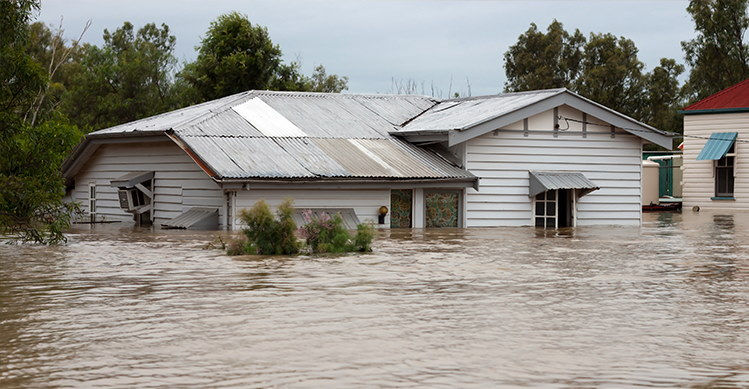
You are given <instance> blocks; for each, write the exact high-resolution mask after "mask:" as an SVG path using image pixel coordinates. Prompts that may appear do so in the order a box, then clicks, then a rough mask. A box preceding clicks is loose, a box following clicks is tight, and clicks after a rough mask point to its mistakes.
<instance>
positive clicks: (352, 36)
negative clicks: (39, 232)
mask: <svg viewBox="0 0 749 389" xmlns="http://www.w3.org/2000/svg"><path fill="white" fill-rule="evenodd" d="M686 5H687V1H678V0H671V1H552V0H546V1H490V0H484V1H479V0H474V1H467V0H464V1H447V0H439V1H437V0H435V1H428V0H421V1H416V0H411V1H395V0H379V1H373V0H338V1H332V0H331V1H310V0H308V1H301V0H296V1H291V0H289V1H284V0H257V1H223V0H222V1H192V0H188V1H185V0H183V1H160V0H149V1H144V0H128V1H107V2H102V1H94V0H47V1H43V2H42V11H41V13H40V15H39V20H42V21H44V22H47V23H52V24H55V25H56V24H57V23H58V22H59V18H60V16H63V17H64V23H63V24H64V26H65V28H66V30H67V31H68V35H69V36H73V35H75V34H77V33H78V32H79V31H80V29H81V28H82V26H83V24H84V23H85V21H86V20H87V19H91V20H92V22H93V25H92V27H91V30H89V32H88V33H87V35H86V36H85V38H84V40H86V41H89V42H92V43H96V44H99V43H101V41H102V39H101V35H102V31H103V30H104V28H109V29H115V28H116V27H118V26H120V25H122V22H123V21H126V20H127V21H130V22H132V23H133V24H134V25H135V26H136V27H139V26H142V25H143V24H145V23H148V22H156V23H162V22H163V23H166V24H168V25H169V27H170V28H171V29H172V31H173V33H174V35H175V36H176V37H177V49H176V55H177V57H178V58H179V59H180V60H181V61H188V60H192V59H194V58H195V55H196V54H195V49H194V47H195V46H196V45H197V44H198V43H199V42H200V38H201V36H202V34H204V32H205V31H206V29H207V27H208V24H209V23H210V22H211V20H213V19H214V18H216V16H218V15H220V14H222V13H226V12H229V11H233V10H236V11H239V12H242V13H244V14H247V15H248V16H249V18H250V20H251V21H252V22H253V23H257V24H261V25H264V26H266V27H267V28H268V30H269V32H270V34H271V38H272V39H273V41H274V42H276V43H277V44H279V45H280V46H281V49H282V50H283V52H284V56H285V57H286V58H287V59H290V60H292V59H296V58H297V57H298V58H301V60H302V64H303V69H304V71H305V72H306V73H310V72H311V71H312V68H313V67H314V66H315V65H316V64H323V65H325V67H326V68H327V69H328V71H329V72H332V73H337V74H341V75H347V76H349V78H350V81H349V91H350V92H383V93H386V92H390V91H391V89H392V88H391V79H392V78H393V77H395V78H397V79H401V80H403V79H414V80H416V81H418V82H424V83H425V85H426V86H428V85H430V84H431V83H432V82H433V83H434V84H435V85H436V86H437V87H438V88H439V89H440V90H441V91H442V92H443V93H444V94H446V93H447V89H448V87H449V84H450V80H451V78H452V80H453V87H452V90H453V91H459V92H462V93H465V92H466V77H467V78H468V79H469V80H470V83H471V91H472V94H473V95H479V94H491V93H497V92H498V91H500V90H501V88H502V86H503V84H504V81H505V77H504V69H503V68H502V54H503V53H504V52H505V51H506V50H507V48H508V47H509V46H510V45H512V44H513V43H514V42H515V41H516V40H517V37H518V35H519V34H521V33H522V32H524V31H525V30H527V29H528V26H529V24H530V23H531V22H535V23H536V24H538V25H539V27H541V28H543V29H545V28H546V26H547V25H548V24H549V23H550V22H551V21H552V20H553V19H554V18H556V19H557V20H559V21H560V22H562V23H564V25H565V28H567V29H568V30H574V29H575V28H579V29H580V30H581V31H583V32H584V33H585V34H587V33H589V32H611V33H614V34H616V35H623V36H626V37H628V38H630V39H632V40H634V41H635V43H636V44H637V47H638V48H639V49H640V60H642V61H643V62H645V64H646V66H647V67H648V68H652V67H653V66H655V65H656V64H657V62H658V60H659V59H660V58H661V57H672V58H676V59H677V60H678V61H679V62H682V63H683V54H682V52H681V47H680V44H679V43H680V42H681V41H682V40H687V39H691V38H692V37H693V35H694V31H693V24H692V21H691V19H690V18H689V15H688V14H687V13H686V11H685V8H686Z"/></svg>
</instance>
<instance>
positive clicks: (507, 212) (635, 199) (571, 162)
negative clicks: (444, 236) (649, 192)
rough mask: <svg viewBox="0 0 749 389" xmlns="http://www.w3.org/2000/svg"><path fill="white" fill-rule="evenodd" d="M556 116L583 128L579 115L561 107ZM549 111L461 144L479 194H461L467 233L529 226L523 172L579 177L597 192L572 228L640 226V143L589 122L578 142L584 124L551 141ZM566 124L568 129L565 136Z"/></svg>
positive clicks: (582, 202)
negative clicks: (569, 173)
mask: <svg viewBox="0 0 749 389" xmlns="http://www.w3.org/2000/svg"><path fill="white" fill-rule="evenodd" d="M559 115H560V116H563V117H568V118H575V119H577V120H582V113H581V112H580V111H577V110H575V109H573V108H570V107H566V106H561V107H559ZM553 118H554V116H553V110H550V111H547V112H543V113H540V114H538V115H535V116H532V117H530V118H528V129H529V132H528V136H527V137H526V136H524V132H523V122H522V121H520V122H517V123H514V124H512V125H510V126H507V127H505V128H503V129H502V130H500V131H496V132H490V133H487V134H485V135H482V136H480V137H477V138H474V139H471V140H469V141H467V142H466V152H465V161H466V168H467V169H468V170H470V171H471V172H472V173H473V174H475V175H476V176H478V177H480V182H479V190H478V191H476V190H474V189H473V188H469V189H467V191H466V201H465V204H466V208H465V209H466V215H465V218H466V226H468V227H482V226H528V225H531V223H532V221H531V216H532V212H531V206H532V199H531V198H530V197H529V196H528V185H529V184H528V171H529V170H566V171H577V172H581V173H583V174H585V176H586V177H587V178H588V179H590V180H591V181H593V182H594V183H596V184H597V185H598V186H600V187H601V189H599V190H597V191H594V192H592V193H590V194H588V195H586V196H583V197H582V198H580V199H579V200H578V202H577V225H578V226H586V225H639V224H640V218H641V205H640V201H641V200H640V197H641V189H640V188H641V184H640V178H641V150H642V141H641V139H640V138H639V137H636V136H634V135H631V134H628V133H625V132H621V131H617V132H616V133H615V138H611V132H610V129H609V127H608V125H607V124H606V123H604V122H602V121H600V120H598V119H596V118H594V117H591V116H587V118H586V120H587V121H589V122H595V123H601V124H602V125H604V126H593V125H588V126H587V137H586V138H583V133H582V124H580V123H575V122H569V123H566V122H565V121H564V120H560V121H559V125H560V130H563V131H559V132H558V136H557V137H554V132H553V131H552V130H553V128H554V119H553ZM568 124H569V128H568ZM565 129H566V130H565Z"/></svg>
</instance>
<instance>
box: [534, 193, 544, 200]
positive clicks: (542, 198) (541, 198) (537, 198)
mask: <svg viewBox="0 0 749 389" xmlns="http://www.w3.org/2000/svg"><path fill="white" fill-rule="evenodd" d="M545 195H546V192H541V193H539V194H537V195H536V200H544V199H546V196H545Z"/></svg>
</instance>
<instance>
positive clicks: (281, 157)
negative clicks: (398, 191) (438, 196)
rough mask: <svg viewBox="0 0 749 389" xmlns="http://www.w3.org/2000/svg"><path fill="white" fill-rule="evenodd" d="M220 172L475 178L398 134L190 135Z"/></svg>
mask: <svg viewBox="0 0 749 389" xmlns="http://www.w3.org/2000/svg"><path fill="white" fill-rule="evenodd" d="M181 140H182V141H183V142H184V143H185V145H186V146H187V147H189V148H190V149H191V150H192V151H193V152H195V153H196V154H197V155H198V156H200V158H201V159H202V160H203V161H204V162H205V163H207V164H208V165H209V166H210V167H211V169H212V170H213V171H214V172H215V173H217V174H218V175H219V176H220V178H229V179H243V178H246V179H250V178H253V179H257V178H393V179H429V178H436V179H450V178H458V179H471V178H475V177H474V176H473V175H472V174H470V173H468V172H467V171H465V170H463V169H460V168H458V167H456V166H454V165H452V164H450V163H449V162H447V161H445V160H444V159H442V157H440V156H438V155H436V154H435V153H431V152H427V151H424V150H419V149H418V147H416V146H413V145H410V144H407V143H405V142H403V141H401V140H398V139H340V138H268V137H252V138H246V137H237V138H229V137H207V136H185V137H182V138H181Z"/></svg>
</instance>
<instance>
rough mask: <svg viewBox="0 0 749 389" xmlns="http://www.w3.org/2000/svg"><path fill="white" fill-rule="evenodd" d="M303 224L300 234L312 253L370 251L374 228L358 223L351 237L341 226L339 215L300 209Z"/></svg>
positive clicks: (341, 220)
mask: <svg viewBox="0 0 749 389" xmlns="http://www.w3.org/2000/svg"><path fill="white" fill-rule="evenodd" d="M302 218H303V219H304V222H305V224H304V225H303V226H302V228H300V235H301V236H302V237H303V238H304V239H305V241H306V243H307V247H309V249H310V251H312V252H313V253H344V252H352V251H360V252H364V251H372V239H373V238H374V228H373V227H372V226H370V225H367V224H359V225H358V226H357V229H356V235H354V236H353V237H352V236H351V234H350V233H349V232H348V230H346V228H345V227H344V226H343V219H341V215H339V214H335V215H333V216H330V215H329V214H327V213H325V212H323V213H320V214H319V215H317V214H315V213H313V212H312V210H309V209H307V210H304V211H302Z"/></svg>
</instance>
